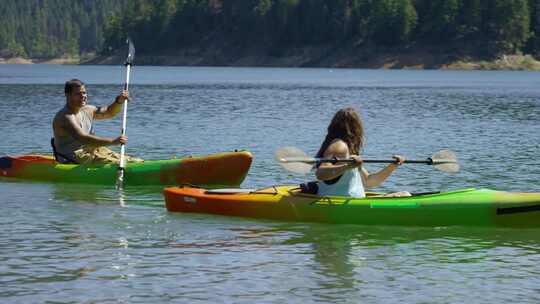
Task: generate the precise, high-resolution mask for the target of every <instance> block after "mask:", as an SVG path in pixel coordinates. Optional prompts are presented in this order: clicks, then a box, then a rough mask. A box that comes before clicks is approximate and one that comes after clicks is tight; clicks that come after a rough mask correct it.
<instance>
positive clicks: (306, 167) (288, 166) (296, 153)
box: [274, 147, 313, 174]
mask: <svg viewBox="0 0 540 304" xmlns="http://www.w3.org/2000/svg"><path fill="white" fill-rule="evenodd" d="M274 157H275V159H276V160H277V161H278V162H279V164H280V165H281V166H282V167H283V168H284V169H285V170H287V171H290V172H294V173H298V174H307V173H309V172H311V170H312V169H313V165H311V164H308V163H305V162H300V161H294V159H307V158H309V157H308V156H307V155H306V153H304V151H302V150H300V149H298V148H296V147H283V148H280V149H278V150H277V151H276V153H275V154H274Z"/></svg>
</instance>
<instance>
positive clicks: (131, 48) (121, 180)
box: [116, 38, 135, 188]
mask: <svg viewBox="0 0 540 304" xmlns="http://www.w3.org/2000/svg"><path fill="white" fill-rule="evenodd" d="M127 43H128V45H129V50H128V55H127V58H126V62H125V63H124V65H125V66H126V81H125V82H124V90H126V91H128V89H129V74H130V72H131V66H132V65H133V59H134V58H135V46H133V43H132V42H131V40H130V39H129V38H128V39H127ZM127 108H128V103H127V102H124V112H123V115H122V135H126V121H127ZM125 153H126V147H125V145H124V144H122V145H120V164H119V165H118V179H117V180H116V186H117V188H121V187H122V185H123V184H124V171H125V170H124V166H125V164H124V162H125Z"/></svg>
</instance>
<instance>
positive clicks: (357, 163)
mask: <svg viewBox="0 0 540 304" xmlns="http://www.w3.org/2000/svg"><path fill="white" fill-rule="evenodd" d="M351 159H353V160H354V163H351V164H350V166H351V167H354V168H358V167H362V164H363V163H364V161H363V160H362V157H360V156H359V155H351Z"/></svg>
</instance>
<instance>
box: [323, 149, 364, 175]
mask: <svg viewBox="0 0 540 304" xmlns="http://www.w3.org/2000/svg"><path fill="white" fill-rule="evenodd" d="M347 157H349V148H348V147H347V144H346V143H345V142H344V141H342V140H337V141H335V142H334V143H332V144H331V145H330V146H328V148H327V149H326V151H324V155H323V158H328V159H331V158H336V159H346V158H347ZM352 158H354V159H355V161H356V162H354V163H336V164H332V163H322V164H321V165H320V166H319V168H317V171H316V172H315V176H316V177H317V179H318V180H332V179H334V178H336V177H338V176H341V175H343V173H345V171H347V170H350V169H353V168H357V167H359V166H361V165H362V159H361V158H360V157H358V156H353V157H352Z"/></svg>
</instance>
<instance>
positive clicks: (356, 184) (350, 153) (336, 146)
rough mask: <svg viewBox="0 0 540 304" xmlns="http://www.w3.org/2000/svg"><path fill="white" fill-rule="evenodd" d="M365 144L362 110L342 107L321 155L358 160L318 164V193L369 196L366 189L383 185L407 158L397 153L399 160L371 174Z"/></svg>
mask: <svg viewBox="0 0 540 304" xmlns="http://www.w3.org/2000/svg"><path fill="white" fill-rule="evenodd" d="M363 143H364V128H363V126H362V121H361V120H360V117H359V115H358V113H356V111H355V110H354V109H353V108H345V109H341V110H339V111H338V112H337V113H336V114H335V115H334V117H333V118H332V121H331V122H330V125H329V126H328V134H327V135H326V138H325V139H324V142H323V143H322V145H321V147H320V149H319V152H317V156H316V157H317V158H329V159H332V158H335V159H348V158H352V159H354V160H355V162H354V163H340V162H336V163H321V164H320V165H318V167H317V171H316V176H317V179H318V180H319V181H318V184H317V186H318V194H319V195H327V196H350V197H355V198H361V197H365V196H366V194H365V191H364V187H365V188H372V187H376V186H378V185H380V184H381V183H382V182H383V181H385V180H386V179H387V178H388V177H389V176H390V175H391V174H392V172H394V170H396V169H397V168H398V167H399V166H400V165H401V164H403V162H404V161H405V158H404V157H403V156H401V155H394V156H393V158H394V159H395V160H396V162H395V163H392V164H389V165H388V166H386V167H385V168H383V169H382V170H380V171H379V172H377V173H374V174H370V173H368V171H367V170H366V168H364V166H362V158H361V157H360V155H359V153H360V149H361V148H362V145H363ZM410 195H411V194H410V193H408V192H398V193H390V194H385V195H384V196H410Z"/></svg>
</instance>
